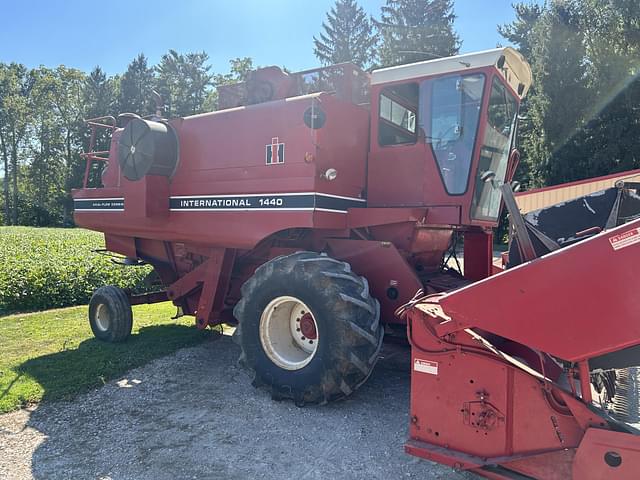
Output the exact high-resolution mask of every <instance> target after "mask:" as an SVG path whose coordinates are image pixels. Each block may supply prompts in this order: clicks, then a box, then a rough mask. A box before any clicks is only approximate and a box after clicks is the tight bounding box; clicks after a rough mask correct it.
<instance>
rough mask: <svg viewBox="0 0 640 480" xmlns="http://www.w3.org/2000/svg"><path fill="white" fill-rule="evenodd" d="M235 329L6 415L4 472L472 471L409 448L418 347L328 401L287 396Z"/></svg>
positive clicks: (21, 475) (2, 424) (123, 475)
mask: <svg viewBox="0 0 640 480" xmlns="http://www.w3.org/2000/svg"><path fill="white" fill-rule="evenodd" d="M238 353H239V352H238V347H237V346H236V345H234V344H233V343H232V342H231V339H230V337H228V336H223V337H220V338H219V339H216V340H212V341H208V342H206V343H205V344H203V345H201V346H198V347H195V348H189V349H184V350H181V351H179V352H177V353H176V354H174V355H171V356H167V357H164V358H161V359H159V360H156V361H153V362H152V363H150V364H148V365H146V366H144V367H142V368H138V369H135V370H132V371H131V372H129V373H128V374H127V375H126V376H125V377H124V378H122V379H119V380H117V381H114V382H110V383H109V384H107V385H106V386H104V387H102V388H100V389H98V390H95V391H93V392H90V393H88V394H85V395H82V396H80V397H78V398H77V399H76V400H75V401H73V402H57V403H45V404H43V405H42V406H40V407H38V408H35V409H29V410H21V411H18V412H13V413H10V414H6V415H0V478H8V479H12V480H14V479H15V480H22V479H31V478H36V479H58V478H61V479H102V480H107V479H113V480H119V479H136V480H138V479H154V480H160V479H172V480H173V479H181V478H215V479H254V478H255V479H258V478H260V479H289V478H294V479H305V480H307V479H308V480H311V479H384V480H388V479H400V478H416V479H436V478H441V479H454V480H455V479H469V478H471V476H468V475H465V474H461V473H456V472H454V471H453V470H451V469H449V468H447V467H444V466H441V465H437V464H433V463H430V462H427V461H423V460H419V459H417V458H414V457H411V456H409V455H406V454H405V453H404V451H403V448H402V445H403V442H404V440H405V438H406V434H407V425H408V409H409V405H408V404H409V368H408V365H409V357H408V349H401V348H399V347H393V348H391V347H385V351H384V352H383V358H382V359H381V360H380V362H379V363H378V365H377V367H376V369H375V371H374V373H373V375H372V377H371V378H370V379H369V381H368V382H367V383H366V384H365V385H364V386H363V387H362V388H361V389H360V390H359V391H358V392H357V393H356V394H355V395H353V396H352V397H350V398H349V399H348V400H346V401H343V402H338V403H335V404H332V405H328V406H324V407H305V408H298V407H296V406H295V405H293V404H292V403H291V402H275V401H272V400H271V398H270V397H269V396H268V395H267V394H266V393H264V392H262V391H257V390H255V389H254V388H253V387H251V385H250V381H249V378H248V375H247V374H246V373H245V372H244V370H242V369H241V368H240V367H238V366H237V365H236V359H237V358H238Z"/></svg>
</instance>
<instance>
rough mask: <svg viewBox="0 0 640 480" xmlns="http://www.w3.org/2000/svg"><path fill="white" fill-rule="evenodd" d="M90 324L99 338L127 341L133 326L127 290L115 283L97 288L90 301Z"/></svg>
mask: <svg viewBox="0 0 640 480" xmlns="http://www.w3.org/2000/svg"><path fill="white" fill-rule="evenodd" d="M89 325H90V326H91V331H92V332H93V335H94V336H95V337H96V338H97V339H98V340H102V341H104V342H109V343H117V342H123V341H125V340H126V339H127V338H128V337H129V335H131V329H132V327H133V313H132V311H131V303H130V302H129V298H128V297H127V294H126V293H125V291H124V290H123V289H121V288H119V287H116V286H113V285H108V286H105V287H100V288H99V289H97V290H96V291H95V292H94V293H93V295H92V297H91V301H90V302H89Z"/></svg>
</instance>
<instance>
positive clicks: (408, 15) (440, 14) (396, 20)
mask: <svg viewBox="0 0 640 480" xmlns="http://www.w3.org/2000/svg"><path fill="white" fill-rule="evenodd" d="M455 18H456V16H455V14H454V13H453V0H387V3H386V5H384V6H383V7H382V13H381V17H380V21H379V22H376V25H377V27H378V29H379V30H380V33H381V34H382V47H381V49H380V61H381V63H382V65H385V66H388V65H399V64H403V63H412V62H418V61H422V60H430V59H434V58H441V57H449V56H451V55H456V54H457V53H458V50H459V49H460V39H459V37H458V35H457V34H456V33H455V31H454V29H453V22H454V20H455Z"/></svg>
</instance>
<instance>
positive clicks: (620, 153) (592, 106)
mask: <svg viewBox="0 0 640 480" xmlns="http://www.w3.org/2000/svg"><path fill="white" fill-rule="evenodd" d="M454 7H455V5H454V1H453V0H387V1H386V4H385V5H384V6H383V7H382V8H381V11H380V13H379V15H378V18H373V17H371V16H368V15H367V14H366V12H365V11H364V9H363V8H362V7H361V6H360V5H359V4H358V3H357V1H356V0H337V1H336V2H335V4H334V5H333V7H332V8H331V9H330V11H329V12H327V14H326V17H325V19H324V21H323V22H322V24H321V26H320V32H319V33H318V34H317V35H316V36H314V37H313V53H314V55H315V56H316V58H317V59H318V60H319V62H320V63H321V64H322V65H330V64H334V63H341V62H349V61H350V62H353V63H355V64H357V65H358V66H360V67H362V68H364V69H369V70H370V69H373V68H377V67H380V66H390V65H399V64H404V63H411V62H415V61H421V60H428V59H434V58H440V57H446V56H451V55H455V54H457V53H458V52H459V50H460V47H461V40H460V37H459V35H458V33H457V32H456V31H455V28H454V21H455V18H456V16H455V12H454ZM513 8H514V11H515V17H516V18H515V20H514V21H513V22H511V23H509V24H506V25H499V26H497V28H498V31H499V33H500V34H501V36H502V37H503V38H504V39H505V40H506V41H508V42H510V43H512V44H514V45H515V46H516V47H517V48H518V49H519V50H520V51H521V52H522V53H523V54H524V55H525V56H526V57H527V59H528V60H529V62H530V63H531V65H532V69H533V74H534V86H533V88H532V90H531V92H530V94H529V96H528V98H527V100H526V101H525V103H524V104H523V106H522V109H521V112H520V133H519V138H520V149H521V151H522V158H523V163H522V166H521V168H520V169H519V173H518V175H519V177H520V178H519V179H520V180H521V181H522V182H523V183H524V184H525V185H527V186H529V187H535V186H542V185H549V184H555V183H561V182H566V181H571V180H577V179H581V178H588V177H591V176H596V175H602V174H607V173H612V172H617V171H622V170H627V169H631V168H638V167H640V158H639V156H640V148H638V147H640V145H638V144H639V143H640V81H639V80H638V76H639V75H640V4H638V2H637V0H547V2H546V3H544V4H540V3H527V2H521V3H516V4H514V5H513ZM208 62H209V57H208V55H207V54H206V53H205V52H191V53H179V52H177V51H174V50H170V51H169V52H167V53H166V54H165V55H163V56H162V57H161V59H160V61H159V62H158V64H157V65H150V64H149V62H148V59H147V58H146V57H145V56H144V55H143V54H140V55H138V56H137V57H136V58H134V59H133V61H132V62H131V63H130V64H129V65H128V67H127V70H126V71H125V72H124V73H122V74H119V75H113V76H108V75H106V74H105V72H104V71H103V70H102V69H101V68H100V67H96V68H94V70H92V71H91V72H89V73H88V74H87V73H84V72H81V71H79V70H76V69H72V68H67V67H65V66H59V67H57V68H47V67H38V68H34V69H28V68H26V67H25V66H24V65H20V64H17V63H10V64H5V63H0V162H1V167H0V176H2V178H3V182H2V189H3V190H2V196H1V198H0V206H1V208H0V224H2V223H4V224H23V225H72V224H73V219H72V202H71V198H70V191H71V189H72V188H77V187H79V186H80V185H81V182H82V176H83V173H84V168H85V162H84V160H83V159H82V158H81V157H80V153H81V152H82V151H85V150H86V149H87V148H88V143H89V132H88V130H87V128H86V125H85V124H84V119H87V118H92V117H98V116H102V115H117V114H118V113H121V112H135V113H139V114H141V115H145V114H149V113H152V112H153V111H154V110H155V107H154V104H153V101H152V91H154V90H155V91H157V92H158V93H160V94H161V96H162V97H163V99H164V101H165V104H166V108H167V115H168V116H185V115H192V114H196V113H202V112H206V111H212V110H215V108H216V100H217V96H216V91H215V88H214V87H215V86H216V85H220V84H228V83H234V82H237V81H242V80H243V79H244V78H245V76H246V75H247V73H248V72H249V71H251V70H252V69H253V68H254V65H253V61H252V59H251V58H248V57H245V58H236V59H233V60H231V61H230V67H229V73H226V74H216V73H213V72H212V71H211V66H210V65H209V63H208ZM98 142H99V144H100V145H99V148H100V147H101V148H104V149H107V148H108V143H107V139H106V137H102V136H101V137H99V138H98Z"/></svg>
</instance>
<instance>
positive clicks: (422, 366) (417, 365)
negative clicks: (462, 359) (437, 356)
mask: <svg viewBox="0 0 640 480" xmlns="http://www.w3.org/2000/svg"><path fill="white" fill-rule="evenodd" d="M413 369H414V370H415V371H416V372H421V373H429V374H431V375H437V374H438V362H432V361H431V360H421V359H419V358H416V359H415V360H414V361H413Z"/></svg>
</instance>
